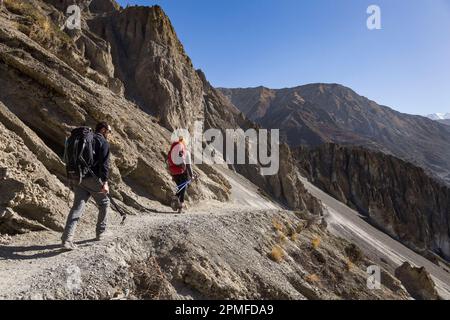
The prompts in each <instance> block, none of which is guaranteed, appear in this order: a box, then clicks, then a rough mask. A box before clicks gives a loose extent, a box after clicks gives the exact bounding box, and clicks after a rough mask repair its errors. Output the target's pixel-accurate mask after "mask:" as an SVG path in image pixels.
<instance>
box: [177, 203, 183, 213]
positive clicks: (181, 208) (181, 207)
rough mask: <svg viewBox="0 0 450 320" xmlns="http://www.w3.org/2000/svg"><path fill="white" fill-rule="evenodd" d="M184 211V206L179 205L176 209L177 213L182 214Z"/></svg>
mask: <svg viewBox="0 0 450 320" xmlns="http://www.w3.org/2000/svg"><path fill="white" fill-rule="evenodd" d="M184 209H185V207H184V204H182V203H181V204H180V207H179V208H178V213H180V214H181V213H183V212H184Z"/></svg>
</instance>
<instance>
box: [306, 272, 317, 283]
mask: <svg viewBox="0 0 450 320" xmlns="http://www.w3.org/2000/svg"><path fill="white" fill-rule="evenodd" d="M305 280H306V282H308V283H311V284H315V283H317V282H319V281H320V278H319V276H318V275H317V274H315V273H312V274H309V275H307V276H306V277H305Z"/></svg>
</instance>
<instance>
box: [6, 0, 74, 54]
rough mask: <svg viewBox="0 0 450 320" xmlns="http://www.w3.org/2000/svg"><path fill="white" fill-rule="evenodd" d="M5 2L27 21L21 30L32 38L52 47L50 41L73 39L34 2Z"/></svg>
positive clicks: (14, 0)
mask: <svg viewBox="0 0 450 320" xmlns="http://www.w3.org/2000/svg"><path fill="white" fill-rule="evenodd" d="M4 4H5V7H6V9H8V11H10V12H12V13H14V14H17V15H20V16H22V17H23V18H25V21H26V22H25V21H24V22H23V23H21V24H19V26H18V29H19V31H20V32H22V33H24V34H26V35H27V36H29V37H30V38H31V39H33V40H35V41H37V42H39V43H40V44H42V45H44V46H45V47H46V48H48V49H49V48H50V46H51V45H50V42H55V40H56V41H60V42H61V44H63V45H64V44H69V43H71V42H72V39H71V38H70V37H69V36H68V35H67V34H66V33H65V32H63V31H61V30H60V29H59V28H58V27H57V26H56V25H55V24H54V23H53V21H52V20H51V19H50V18H49V17H48V16H46V15H45V14H43V13H42V12H40V11H39V10H38V9H37V8H36V7H35V6H34V5H33V4H32V2H28V1H17V0H4Z"/></svg>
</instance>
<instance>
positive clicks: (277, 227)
mask: <svg viewBox="0 0 450 320" xmlns="http://www.w3.org/2000/svg"><path fill="white" fill-rule="evenodd" d="M272 225H273V227H274V228H275V230H276V231H279V232H281V233H284V225H283V224H282V223H281V222H280V221H278V220H276V219H273V220H272Z"/></svg>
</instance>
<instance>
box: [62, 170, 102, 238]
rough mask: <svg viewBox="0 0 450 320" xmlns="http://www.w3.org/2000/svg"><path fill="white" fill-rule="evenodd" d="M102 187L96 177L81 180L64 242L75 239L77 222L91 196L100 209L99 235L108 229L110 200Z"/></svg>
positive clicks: (76, 189) (98, 220) (68, 220)
mask: <svg viewBox="0 0 450 320" xmlns="http://www.w3.org/2000/svg"><path fill="white" fill-rule="evenodd" d="M100 188H101V187H100V183H99V182H98V181H96V180H95V178H85V179H83V181H82V182H81V185H76V186H75V188H74V193H75V200H74V203H73V207H72V210H70V213H69V216H68V217H67V222H66V227H65V229H64V233H63V235H62V238H61V240H62V241H63V242H65V241H73V237H74V235H75V230H76V228H77V224H78V222H79V220H80V219H81V217H82V216H83V213H84V209H85V207H86V203H87V202H88V201H89V199H90V198H91V196H92V197H93V198H94V200H95V202H96V203H97V205H98V209H99V212H98V219H97V228H96V232H97V235H99V234H102V233H104V232H105V231H106V225H107V218H108V211H109V204H110V200H109V198H108V195H107V194H104V193H102V192H99V191H100Z"/></svg>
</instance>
